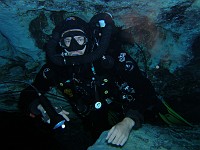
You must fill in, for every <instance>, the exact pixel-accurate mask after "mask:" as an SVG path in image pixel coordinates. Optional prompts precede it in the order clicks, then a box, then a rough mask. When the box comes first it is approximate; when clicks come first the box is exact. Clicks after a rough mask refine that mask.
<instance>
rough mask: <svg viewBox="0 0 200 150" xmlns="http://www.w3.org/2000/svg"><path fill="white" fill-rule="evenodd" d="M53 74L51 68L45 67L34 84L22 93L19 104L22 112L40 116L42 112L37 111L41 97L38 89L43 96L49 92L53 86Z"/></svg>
mask: <svg viewBox="0 0 200 150" xmlns="http://www.w3.org/2000/svg"><path fill="white" fill-rule="evenodd" d="M51 74H52V73H51V70H50V68H49V67H48V66H47V65H44V66H43V67H42V68H41V69H40V71H39V72H38V74H37V75H36V78H35V80H34V81H33V83H32V84H31V85H29V86H28V87H27V88H25V89H24V90H22V91H21V93H20V97H19V103H18V107H19V110H20V111H21V112H23V113H24V114H26V115H30V113H31V114H33V115H39V114H40V111H39V110H38V109H37V106H38V105H39V99H38V97H39V96H38V93H37V91H36V89H37V90H38V92H40V93H42V94H44V93H45V92H47V91H48V90H49V89H50V87H51V86H53V82H52V81H51V80H50V77H51V76H52V75H51Z"/></svg>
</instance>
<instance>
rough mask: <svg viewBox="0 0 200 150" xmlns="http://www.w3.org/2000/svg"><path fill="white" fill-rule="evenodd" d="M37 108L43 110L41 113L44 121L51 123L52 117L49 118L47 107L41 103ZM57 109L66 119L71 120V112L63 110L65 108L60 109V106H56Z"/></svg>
mask: <svg viewBox="0 0 200 150" xmlns="http://www.w3.org/2000/svg"><path fill="white" fill-rule="evenodd" d="M37 108H38V109H39V110H40V112H41V114H42V116H43V118H42V119H43V121H44V122H47V123H50V118H49V116H48V114H47V113H46V111H45V109H44V108H43V107H42V105H41V104H40V105H38V106H37ZM55 109H56V111H57V112H58V114H60V115H61V116H63V118H64V119H65V120H66V121H70V119H69V117H68V115H69V112H67V111H65V110H63V109H61V110H59V111H58V109H60V108H58V107H55Z"/></svg>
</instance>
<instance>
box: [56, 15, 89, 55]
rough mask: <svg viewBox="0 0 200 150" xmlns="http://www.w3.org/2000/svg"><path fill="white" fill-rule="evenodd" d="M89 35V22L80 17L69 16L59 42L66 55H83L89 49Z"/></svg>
mask: <svg viewBox="0 0 200 150" xmlns="http://www.w3.org/2000/svg"><path fill="white" fill-rule="evenodd" d="M89 37H90V30H89V28H88V24H87V22H85V21H84V20H82V19H81V18H78V17H74V16H73V17H68V18H67V19H66V20H65V27H64V30H63V31H62V34H61V39H60V42H59V44H60V46H61V47H62V48H63V49H64V55H65V56H77V55H83V54H84V53H85V52H86V51H87V50H88V49H89V44H88V43H89V40H88V39H89Z"/></svg>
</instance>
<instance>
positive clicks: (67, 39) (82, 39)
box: [63, 36, 87, 47]
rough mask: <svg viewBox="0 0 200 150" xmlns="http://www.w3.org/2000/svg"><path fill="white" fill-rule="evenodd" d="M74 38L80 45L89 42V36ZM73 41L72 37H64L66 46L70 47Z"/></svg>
mask: <svg viewBox="0 0 200 150" xmlns="http://www.w3.org/2000/svg"><path fill="white" fill-rule="evenodd" d="M73 39H74V40H75V41H76V42H77V44H78V45H80V46H82V45H85V44H86V42H87V38H86V37H85V36H74V37H73ZM71 42H72V37H65V38H64V39H63V44H64V46H66V47H70V44H71Z"/></svg>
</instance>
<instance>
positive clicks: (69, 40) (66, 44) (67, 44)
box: [64, 37, 72, 47]
mask: <svg viewBox="0 0 200 150" xmlns="http://www.w3.org/2000/svg"><path fill="white" fill-rule="evenodd" d="M71 40H72V37H66V38H64V44H65V46H66V47H69V46H70V43H71Z"/></svg>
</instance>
